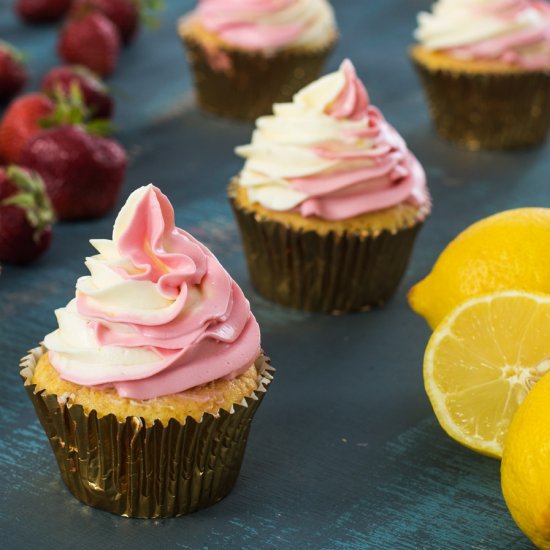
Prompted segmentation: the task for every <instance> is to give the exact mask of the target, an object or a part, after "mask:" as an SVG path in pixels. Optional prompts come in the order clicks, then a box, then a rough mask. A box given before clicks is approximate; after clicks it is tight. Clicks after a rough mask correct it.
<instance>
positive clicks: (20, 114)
mask: <svg viewBox="0 0 550 550" xmlns="http://www.w3.org/2000/svg"><path fill="white" fill-rule="evenodd" d="M54 108H55V106H54V103H53V101H51V100H50V99H49V98H48V97H46V96H45V95H43V94H38V93H37V94H26V95H23V96H21V97H19V98H17V99H15V100H14V101H12V102H11V103H10V105H9V106H8V108H7V110H6V112H5V114H4V118H3V119H2V122H1V123H0V159H1V160H2V161H4V162H5V163H6V164H7V163H12V162H17V161H18V159H19V154H20V153H21V149H22V147H23V145H25V143H26V142H27V141H28V139H29V138H30V137H31V136H32V135H34V134H36V133H37V132H39V131H40V129H41V127H40V120H41V119H43V118H45V117H47V116H50V115H51V114H53V112H54Z"/></svg>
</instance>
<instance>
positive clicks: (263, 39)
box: [196, 0, 304, 50]
mask: <svg viewBox="0 0 550 550" xmlns="http://www.w3.org/2000/svg"><path fill="white" fill-rule="evenodd" d="M295 2H296V0H201V1H200V3H199V7H198V8H197V11H196V14H197V17H198V18H199V20H200V21H201V23H202V24H203V25H204V26H205V28H206V29H208V30H209V31H211V32H213V33H215V34H216V35H217V36H219V37H220V38H221V39H222V40H224V41H225V42H227V43H228V44H233V45H235V46H239V47H241V48H244V49H251V50H255V49H270V48H279V47H281V46H284V45H285V44H288V43H289V42H292V41H293V40H295V39H296V38H297V37H298V36H299V35H300V34H301V33H302V32H303V30H304V25H303V24H302V23H287V24H279V25H264V24H261V22H256V21H255V19H256V18H257V17H258V16H262V15H269V14H276V13H277V12H278V11H281V10H283V9H285V8H287V7H289V6H291V5H292V4H294V3H295ZM251 16H252V17H251Z"/></svg>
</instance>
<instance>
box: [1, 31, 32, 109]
mask: <svg viewBox="0 0 550 550" xmlns="http://www.w3.org/2000/svg"><path fill="white" fill-rule="evenodd" d="M26 83H27V71H26V70H25V65H24V64H23V59H22V56H21V54H20V53H19V52H18V51H17V50H16V49H15V48H14V47H13V46H11V45H10V44H8V43H7V42H4V41H2V40H0V103H2V102H4V101H8V100H9V99H11V98H12V97H13V96H15V95H17V94H18V93H19V92H20V91H21V89H22V88H23V86H24V85H25V84H26Z"/></svg>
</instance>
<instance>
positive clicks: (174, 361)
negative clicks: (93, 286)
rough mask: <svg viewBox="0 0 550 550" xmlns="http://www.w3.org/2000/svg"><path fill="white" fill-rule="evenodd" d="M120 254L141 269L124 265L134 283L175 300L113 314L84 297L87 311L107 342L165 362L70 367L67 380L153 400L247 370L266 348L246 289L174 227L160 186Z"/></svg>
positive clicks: (81, 302) (147, 198)
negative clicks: (100, 371)
mask: <svg viewBox="0 0 550 550" xmlns="http://www.w3.org/2000/svg"><path fill="white" fill-rule="evenodd" d="M118 251H119V253H120V256H121V257H122V258H124V259H127V260H129V262H130V263H131V265H132V266H133V268H132V269H131V270H125V269H122V268H121V267H118V268H117V273H118V274H119V275H121V276H122V277H123V278H124V279H126V280H128V281H151V282H153V283H154V284H155V285H156V287H157V289H158V292H159V293H161V294H162V295H163V296H165V297H166V298H169V299H171V300H174V304H175V306H174V307H171V308H170V311H169V312H165V311H163V312H160V313H158V314H157V315H156V316H154V317H151V316H150V315H148V316H145V315H143V316H140V315H138V314H135V313H134V314H131V313H116V314H114V315H113V313H112V312H111V311H106V310H104V309H103V308H102V307H101V304H100V303H99V302H98V301H95V300H93V298H91V297H89V296H86V295H84V294H82V293H78V294H77V307H78V312H79V313H80V315H82V316H84V317H85V318H87V319H88V325H89V326H90V327H91V328H92V329H93V330H94V332H95V336H96V339H97V341H98V343H99V344H100V345H101V346H122V347H127V348H144V349H147V350H152V351H154V352H155V353H156V354H157V355H158V361H157V362H154V363H151V364H148V365H146V367H143V366H140V369H139V373H137V374H136V372H135V371H134V370H133V369H126V370H125V372H124V373H123V374H121V369H113V372H112V374H111V375H103V376H97V375H96V374H95V373H94V372H93V371H92V372H89V371H86V370H85V369H83V372H82V373H81V374H79V375H74V373H71V374H70V375H67V373H65V372H64V370H63V363H62V362H60V361H57V357H56V354H55V353H51V361H52V364H53V365H54V367H56V369H57V370H58V371H59V372H60V375H61V377H62V378H65V379H67V380H70V381H71V382H75V383H78V384H82V385H87V386H110V387H115V388H116V390H117V392H118V393H119V394H120V395H121V396H124V397H130V398H135V399H150V398H154V397H158V396H162V395H167V394H173V393H178V392H182V391H184V390H187V389H189V388H193V387H196V386H198V385H201V384H205V383H207V382H211V381H213V380H217V379H221V378H223V379H232V378H234V377H236V376H238V375H239V374H241V373H243V372H244V371H246V370H247V369H248V368H249V367H250V366H251V365H252V363H253V362H254V360H255V359H256V358H257V357H258V355H259V353H260V331H259V327H258V323H257V322H256V319H255V318H254V316H253V315H252V313H251V311H250V305H249V303H248V301H247V300H246V298H245V297H244V295H243V293H242V291H241V289H240V288H239V287H238V285H237V284H236V283H235V282H234V281H233V280H232V279H231V277H230V276H229V274H228V273H227V272H226V271H225V270H224V269H223V267H222V266H221V264H220V263H219V262H218V260H217V259H216V258H215V257H214V255H213V254H212V253H211V252H210V251H209V250H208V249H207V248H206V247H205V246H203V245H202V244H201V243H199V242H198V241H197V240H195V239H194V238H193V237H192V236H191V235H189V234H188V233H186V232H185V231H183V230H181V229H178V228H177V227H175V224H174V211H173V208H172V205H171V204H170V202H169V201H168V199H167V198H166V197H165V196H164V195H163V194H162V193H161V192H160V190H159V189H157V188H156V187H153V186H149V188H148V190H147V193H146V194H145V195H144V196H143V198H142V199H141V201H140V202H139V204H138V205H137V207H136V209H135V214H134V216H133V218H132V220H131V221H130V223H129V224H128V227H127V228H126V229H125V231H124V232H123V234H122V235H121V236H120V238H119V240H118Z"/></svg>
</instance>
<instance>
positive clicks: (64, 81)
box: [41, 65, 114, 118]
mask: <svg viewBox="0 0 550 550" xmlns="http://www.w3.org/2000/svg"><path fill="white" fill-rule="evenodd" d="M73 82H74V83H75V84H76V86H78V87H79V88H80V93H81V94H82V99H83V101H84V104H85V105H86V107H87V108H88V110H89V111H90V116H91V117H93V118H110V117H111V116H112V114H113V109H114V102H113V99H112V97H111V96H110V95H109V91H108V89H107V87H106V86H105V84H104V83H103V81H102V80H101V79H100V78H99V77H98V76H97V75H96V74H95V73H93V72H92V71H90V70H89V69H87V68H86V67H81V66H79V65H74V66H63V67H54V68H53V69H51V70H50V71H49V72H48V73H47V74H46V76H44V78H43V79H42V85H41V88H42V91H43V92H44V93H45V94H47V95H50V96H52V97H53V96H55V94H56V93H57V92H58V91H59V92H60V93H61V94H62V95H63V96H65V97H68V96H69V95H70V92H71V86H72V85H73Z"/></svg>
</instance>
